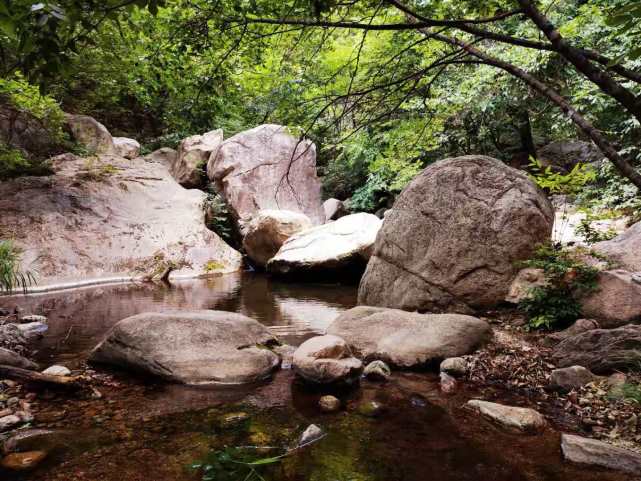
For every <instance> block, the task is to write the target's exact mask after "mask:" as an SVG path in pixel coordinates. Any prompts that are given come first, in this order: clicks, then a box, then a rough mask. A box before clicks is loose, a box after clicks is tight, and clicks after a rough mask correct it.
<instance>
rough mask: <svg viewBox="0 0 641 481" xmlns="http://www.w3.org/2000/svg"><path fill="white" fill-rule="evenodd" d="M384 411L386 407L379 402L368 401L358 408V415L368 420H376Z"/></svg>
mask: <svg viewBox="0 0 641 481" xmlns="http://www.w3.org/2000/svg"><path fill="white" fill-rule="evenodd" d="M384 411H385V406H384V405H382V404H381V403H379V402H377V401H368V402H366V403H363V404H361V405H360V406H358V413H359V414H361V415H362V416H365V417H368V418H376V417H378V416H380V415H381V414H383V412H384Z"/></svg>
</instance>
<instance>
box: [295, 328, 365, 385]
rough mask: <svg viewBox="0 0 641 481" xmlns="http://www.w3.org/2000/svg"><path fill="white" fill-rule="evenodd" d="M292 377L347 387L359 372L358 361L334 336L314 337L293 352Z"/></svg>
mask: <svg viewBox="0 0 641 481" xmlns="http://www.w3.org/2000/svg"><path fill="white" fill-rule="evenodd" d="M293 367H294V371H296V374H298V375H299V376H300V377H302V378H303V379H305V380H306V381H309V382H312V383H315V384H334V383H346V384H351V383H353V382H355V381H357V380H358V378H359V376H360V374H361V372H363V364H362V363H361V361H359V360H358V359H356V358H355V357H352V353H351V351H350V349H349V347H348V346H347V344H346V343H345V341H344V340H343V339H341V338H340V337H337V336H317V337H312V338H311V339H308V340H307V341H305V342H304V343H303V344H301V345H300V346H299V347H298V349H296V352H294V360H293Z"/></svg>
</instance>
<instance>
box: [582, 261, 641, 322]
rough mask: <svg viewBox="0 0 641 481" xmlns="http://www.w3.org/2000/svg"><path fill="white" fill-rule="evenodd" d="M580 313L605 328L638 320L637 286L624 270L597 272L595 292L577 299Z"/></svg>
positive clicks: (640, 314) (640, 302)
mask: <svg viewBox="0 0 641 481" xmlns="http://www.w3.org/2000/svg"><path fill="white" fill-rule="evenodd" d="M581 312H582V313H583V314H584V315H585V316H588V317H591V318H594V319H596V320H598V321H599V324H600V326H601V327H603V328H606V329H607V328H612V327H619V326H623V325H625V324H629V323H631V322H636V321H638V320H640V319H641V284H637V283H636V282H634V281H633V279H632V273H631V272H628V271H623V270H614V271H602V272H599V276H598V278H597V290H596V291H594V292H592V293H590V294H589V295H587V296H585V297H583V298H581Z"/></svg>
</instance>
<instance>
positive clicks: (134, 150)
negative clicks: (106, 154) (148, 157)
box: [113, 137, 140, 159]
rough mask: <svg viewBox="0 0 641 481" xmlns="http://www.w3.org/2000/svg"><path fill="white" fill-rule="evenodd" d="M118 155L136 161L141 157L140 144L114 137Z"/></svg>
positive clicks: (128, 139)
mask: <svg viewBox="0 0 641 481" xmlns="http://www.w3.org/2000/svg"><path fill="white" fill-rule="evenodd" d="M113 141H114V146H115V147H116V154H117V155H119V156H120V157H124V158H125V159H135V158H136V157H138V156H139V155H140V144H139V143H138V141H137V140H134V139H130V138H128V137H114V138H113Z"/></svg>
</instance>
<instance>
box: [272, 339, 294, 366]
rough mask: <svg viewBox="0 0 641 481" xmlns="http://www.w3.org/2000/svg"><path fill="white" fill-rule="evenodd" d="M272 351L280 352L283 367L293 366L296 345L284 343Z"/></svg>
mask: <svg viewBox="0 0 641 481" xmlns="http://www.w3.org/2000/svg"><path fill="white" fill-rule="evenodd" d="M272 351H273V352H274V353H275V354H278V356H279V357H280V368H281V369H291V368H292V360H293V358H294V352H295V351H296V348H295V347H294V346H290V345H289V344H283V345H281V346H275V347H273V348H272Z"/></svg>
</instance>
